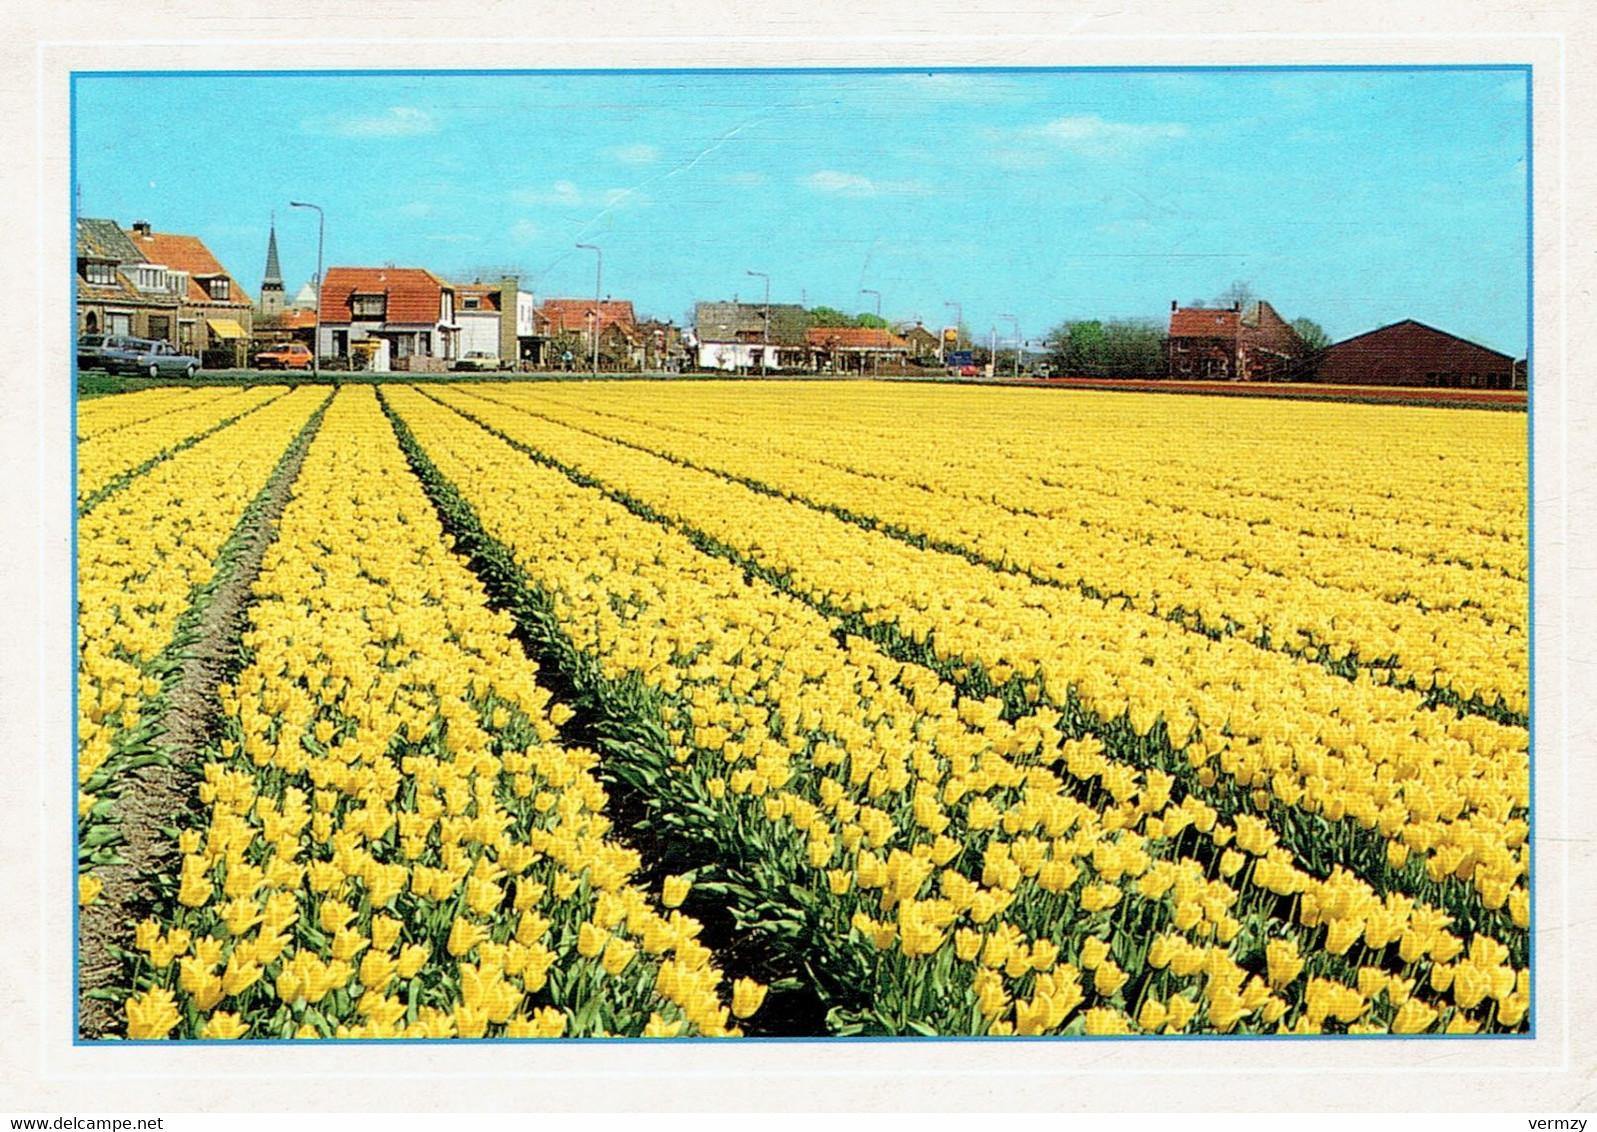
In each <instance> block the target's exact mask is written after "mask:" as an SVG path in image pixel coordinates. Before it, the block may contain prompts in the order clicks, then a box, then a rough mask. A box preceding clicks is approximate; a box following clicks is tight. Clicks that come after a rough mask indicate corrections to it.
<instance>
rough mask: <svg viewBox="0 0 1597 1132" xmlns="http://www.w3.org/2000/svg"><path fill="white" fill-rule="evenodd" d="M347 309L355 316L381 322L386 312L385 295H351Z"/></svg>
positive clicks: (386, 299)
mask: <svg viewBox="0 0 1597 1132" xmlns="http://www.w3.org/2000/svg"><path fill="white" fill-rule="evenodd" d="M349 311H350V313H351V314H352V315H354V316H355V317H356V318H368V319H376V320H377V321H379V322H381V321H382V319H383V317H384V316H385V315H386V314H387V312H388V296H387V295H375V294H367V295H360V294H356V295H351V296H350V299H349Z"/></svg>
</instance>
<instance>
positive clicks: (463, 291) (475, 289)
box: [455, 283, 499, 314]
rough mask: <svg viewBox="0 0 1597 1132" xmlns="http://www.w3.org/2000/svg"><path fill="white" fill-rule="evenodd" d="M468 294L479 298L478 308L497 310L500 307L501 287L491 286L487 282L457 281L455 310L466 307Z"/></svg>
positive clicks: (457, 311) (481, 309)
mask: <svg viewBox="0 0 1597 1132" xmlns="http://www.w3.org/2000/svg"><path fill="white" fill-rule="evenodd" d="M467 296H471V297H473V298H476V299H479V300H480V302H479V303H478V305H477V306H476V308H474V309H476V310H480V311H496V310H498V309H499V288H498V287H490V286H489V285H488V284H486V283H456V284H455V312H456V313H457V314H458V313H459V312H461V311H463V310H465V309H466V304H465V301H464V300H465V299H466V298H467Z"/></svg>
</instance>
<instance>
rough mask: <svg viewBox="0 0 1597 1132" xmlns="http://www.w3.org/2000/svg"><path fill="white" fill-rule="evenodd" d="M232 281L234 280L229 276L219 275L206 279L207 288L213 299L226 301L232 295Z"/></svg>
mask: <svg viewBox="0 0 1597 1132" xmlns="http://www.w3.org/2000/svg"><path fill="white" fill-rule="evenodd" d="M231 283H232V280H230V279H228V277H227V276H225V275H217V276H214V277H213V278H211V279H208V280H206V284H205V290H206V293H207V294H209V295H210V296H211V298H212V299H214V300H216V301H217V302H223V303H225V302H226V301H227V300H228V299H229V298H230V297H231V295H232V288H231V286H230V284H231Z"/></svg>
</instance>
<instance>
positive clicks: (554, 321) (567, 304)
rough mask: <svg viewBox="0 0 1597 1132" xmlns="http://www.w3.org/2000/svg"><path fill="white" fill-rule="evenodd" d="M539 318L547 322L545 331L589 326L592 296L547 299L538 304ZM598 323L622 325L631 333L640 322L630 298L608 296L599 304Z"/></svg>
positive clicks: (591, 316)
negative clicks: (587, 297)
mask: <svg viewBox="0 0 1597 1132" xmlns="http://www.w3.org/2000/svg"><path fill="white" fill-rule="evenodd" d="M537 321H538V322H539V323H540V324H544V325H545V330H544V333H546V334H560V333H562V332H563V331H567V330H581V331H585V330H589V329H591V327H592V321H593V300H592V299H545V300H544V301H543V304H542V305H541V306H540V307H539V308H538V316H537ZM599 325H600V326H601V327H607V326H619V327H621V329H622V330H624V331H626V332H627V333H628V334H630V333H632V331H633V329H634V328H635V327H636V325H637V319H636V317H635V316H634V315H633V313H632V301H631V300H630V299H605V300H604V301H603V302H601V303H600V304H599Z"/></svg>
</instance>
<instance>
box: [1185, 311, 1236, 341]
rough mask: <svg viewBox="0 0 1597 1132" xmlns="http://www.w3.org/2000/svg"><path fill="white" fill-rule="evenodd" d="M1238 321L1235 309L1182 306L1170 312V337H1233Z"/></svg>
mask: <svg viewBox="0 0 1597 1132" xmlns="http://www.w3.org/2000/svg"><path fill="white" fill-rule="evenodd" d="M1239 322H1240V316H1239V315H1238V313H1237V312H1236V311H1232V310H1208V309H1206V308H1203V307H1182V308H1181V309H1180V310H1177V311H1171V312H1170V337H1172V338H1235V337H1236V336H1237V327H1238V325H1239Z"/></svg>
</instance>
